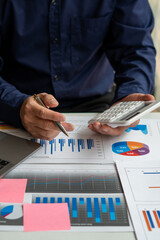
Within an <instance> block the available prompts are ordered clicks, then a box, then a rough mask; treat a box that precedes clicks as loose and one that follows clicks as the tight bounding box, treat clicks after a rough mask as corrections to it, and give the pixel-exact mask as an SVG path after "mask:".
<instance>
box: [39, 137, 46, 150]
mask: <svg viewBox="0 0 160 240" xmlns="http://www.w3.org/2000/svg"><path fill="white" fill-rule="evenodd" d="M40 144H41V146H42V147H43V145H44V153H45V154H46V153H47V141H46V140H43V139H40Z"/></svg>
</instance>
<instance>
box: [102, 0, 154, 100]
mask: <svg viewBox="0 0 160 240" xmlns="http://www.w3.org/2000/svg"><path fill="white" fill-rule="evenodd" d="M153 27H154V18H153V14H152V11H151V8H150V6H149V3H148V0H119V1H116V6H115V10H114V13H113V16H112V21H111V25H110V29H109V31H108V34H107V38H106V45H105V46H106V48H105V50H106V54H107V57H108V58H109V60H110V63H111V65H112V66H113V68H114V70H115V83H116V85H117V88H116V94H115V99H114V102H115V101H117V100H119V99H121V98H123V97H125V96H127V95H129V94H132V93H144V94H146V93H151V94H152V93H153V89H154V77H155V55H156V51H155V48H154V45H153V41H152V38H151V32H152V29H153Z"/></svg>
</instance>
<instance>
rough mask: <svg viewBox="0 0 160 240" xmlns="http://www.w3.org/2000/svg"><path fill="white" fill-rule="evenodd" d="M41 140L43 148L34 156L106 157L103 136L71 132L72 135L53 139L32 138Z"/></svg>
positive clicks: (36, 140) (37, 140)
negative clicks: (79, 134) (78, 134)
mask: <svg viewBox="0 0 160 240" xmlns="http://www.w3.org/2000/svg"><path fill="white" fill-rule="evenodd" d="M32 141H35V142H39V143H40V144H41V146H42V149H41V150H39V151H38V152H37V153H35V155H34V157H49V158H63V157H65V158H69V159H70V158H104V150H103V144H102V137H101V136H98V135H93V136H92V137H89V136H85V135H81V136H77V135H76V134H70V137H69V138H67V137H61V138H58V137H57V138H55V139H53V140H51V141H46V140H42V139H32Z"/></svg>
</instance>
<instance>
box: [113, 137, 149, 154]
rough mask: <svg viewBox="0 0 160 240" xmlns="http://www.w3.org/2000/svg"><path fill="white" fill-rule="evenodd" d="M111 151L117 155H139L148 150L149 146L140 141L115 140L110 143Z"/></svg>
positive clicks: (146, 152)
mask: <svg viewBox="0 0 160 240" xmlns="http://www.w3.org/2000/svg"><path fill="white" fill-rule="evenodd" d="M112 151H113V152H114V153H117V154H119V155H125V156H141V155H145V154H148V153H149V152H150V150H149V147H148V146H147V145H146V144H144V143H140V142H130V141H124V142H117V143H114V144H113V145H112Z"/></svg>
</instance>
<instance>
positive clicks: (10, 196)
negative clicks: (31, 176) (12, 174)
mask: <svg viewBox="0 0 160 240" xmlns="http://www.w3.org/2000/svg"><path fill="white" fill-rule="evenodd" d="M26 185H27V179H0V202H5V203H23V200H24V194H25V190H26Z"/></svg>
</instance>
